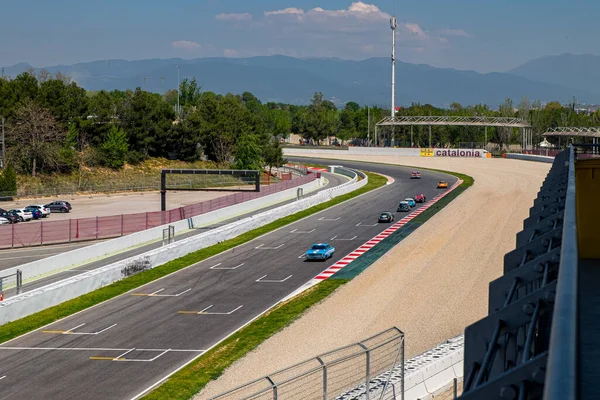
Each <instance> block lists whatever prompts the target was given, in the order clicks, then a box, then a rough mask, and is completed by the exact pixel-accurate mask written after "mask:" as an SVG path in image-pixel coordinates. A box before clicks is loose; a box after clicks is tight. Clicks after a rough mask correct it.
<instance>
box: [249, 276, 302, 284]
mask: <svg viewBox="0 0 600 400" xmlns="http://www.w3.org/2000/svg"><path fill="white" fill-rule="evenodd" d="M267 276H268V275H264V276H261V277H260V278H258V279H257V280H256V282H261V283H262V282H266V283H282V282H285V281H287V280H288V279H290V278H291V277H292V276H293V275H290V276H288V277H287V278H285V279H282V280H272V279H263V278H266V277H267Z"/></svg>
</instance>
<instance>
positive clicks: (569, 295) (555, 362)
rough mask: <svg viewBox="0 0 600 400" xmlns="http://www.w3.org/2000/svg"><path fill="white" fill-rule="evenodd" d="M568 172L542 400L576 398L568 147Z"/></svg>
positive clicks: (574, 278)
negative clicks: (558, 265)
mask: <svg viewBox="0 0 600 400" xmlns="http://www.w3.org/2000/svg"><path fill="white" fill-rule="evenodd" d="M568 152H569V172H568V177H567V193H566V199H565V211H564V220H563V235H562V249H561V253H560V268H559V270H558V284H557V287H556V300H555V304H554V314H553V316H552V327H551V334H550V351H549V355H548V364H547V372H546V380H545V381H546V384H545V387H544V399H546V400H569V399H575V398H576V396H577V350H576V349H577V269H578V268H577V266H578V260H579V256H578V244H577V213H576V203H575V201H576V200H575V152H574V149H573V146H569V150H568Z"/></svg>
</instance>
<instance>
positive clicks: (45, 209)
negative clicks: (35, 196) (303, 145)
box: [27, 204, 51, 218]
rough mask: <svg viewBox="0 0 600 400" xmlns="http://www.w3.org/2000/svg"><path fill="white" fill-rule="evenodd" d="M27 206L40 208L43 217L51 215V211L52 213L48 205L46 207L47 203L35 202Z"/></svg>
mask: <svg viewBox="0 0 600 400" xmlns="http://www.w3.org/2000/svg"><path fill="white" fill-rule="evenodd" d="M27 207H30V208H35V209H37V210H40V211H41V212H42V218H46V217H49V216H50V213H51V211H50V209H49V208H48V207H46V206H45V205H43V204H33V205H31V206H27Z"/></svg>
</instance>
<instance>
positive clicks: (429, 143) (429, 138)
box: [429, 125, 431, 149]
mask: <svg viewBox="0 0 600 400" xmlns="http://www.w3.org/2000/svg"><path fill="white" fill-rule="evenodd" d="M429 148H430V149H431V125H429Z"/></svg>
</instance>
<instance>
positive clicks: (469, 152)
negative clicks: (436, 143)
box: [420, 149, 487, 158]
mask: <svg viewBox="0 0 600 400" xmlns="http://www.w3.org/2000/svg"><path fill="white" fill-rule="evenodd" d="M486 153H487V152H486V151H484V150H481V149H421V152H420V155H421V157H451V158H482V157H486Z"/></svg>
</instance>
